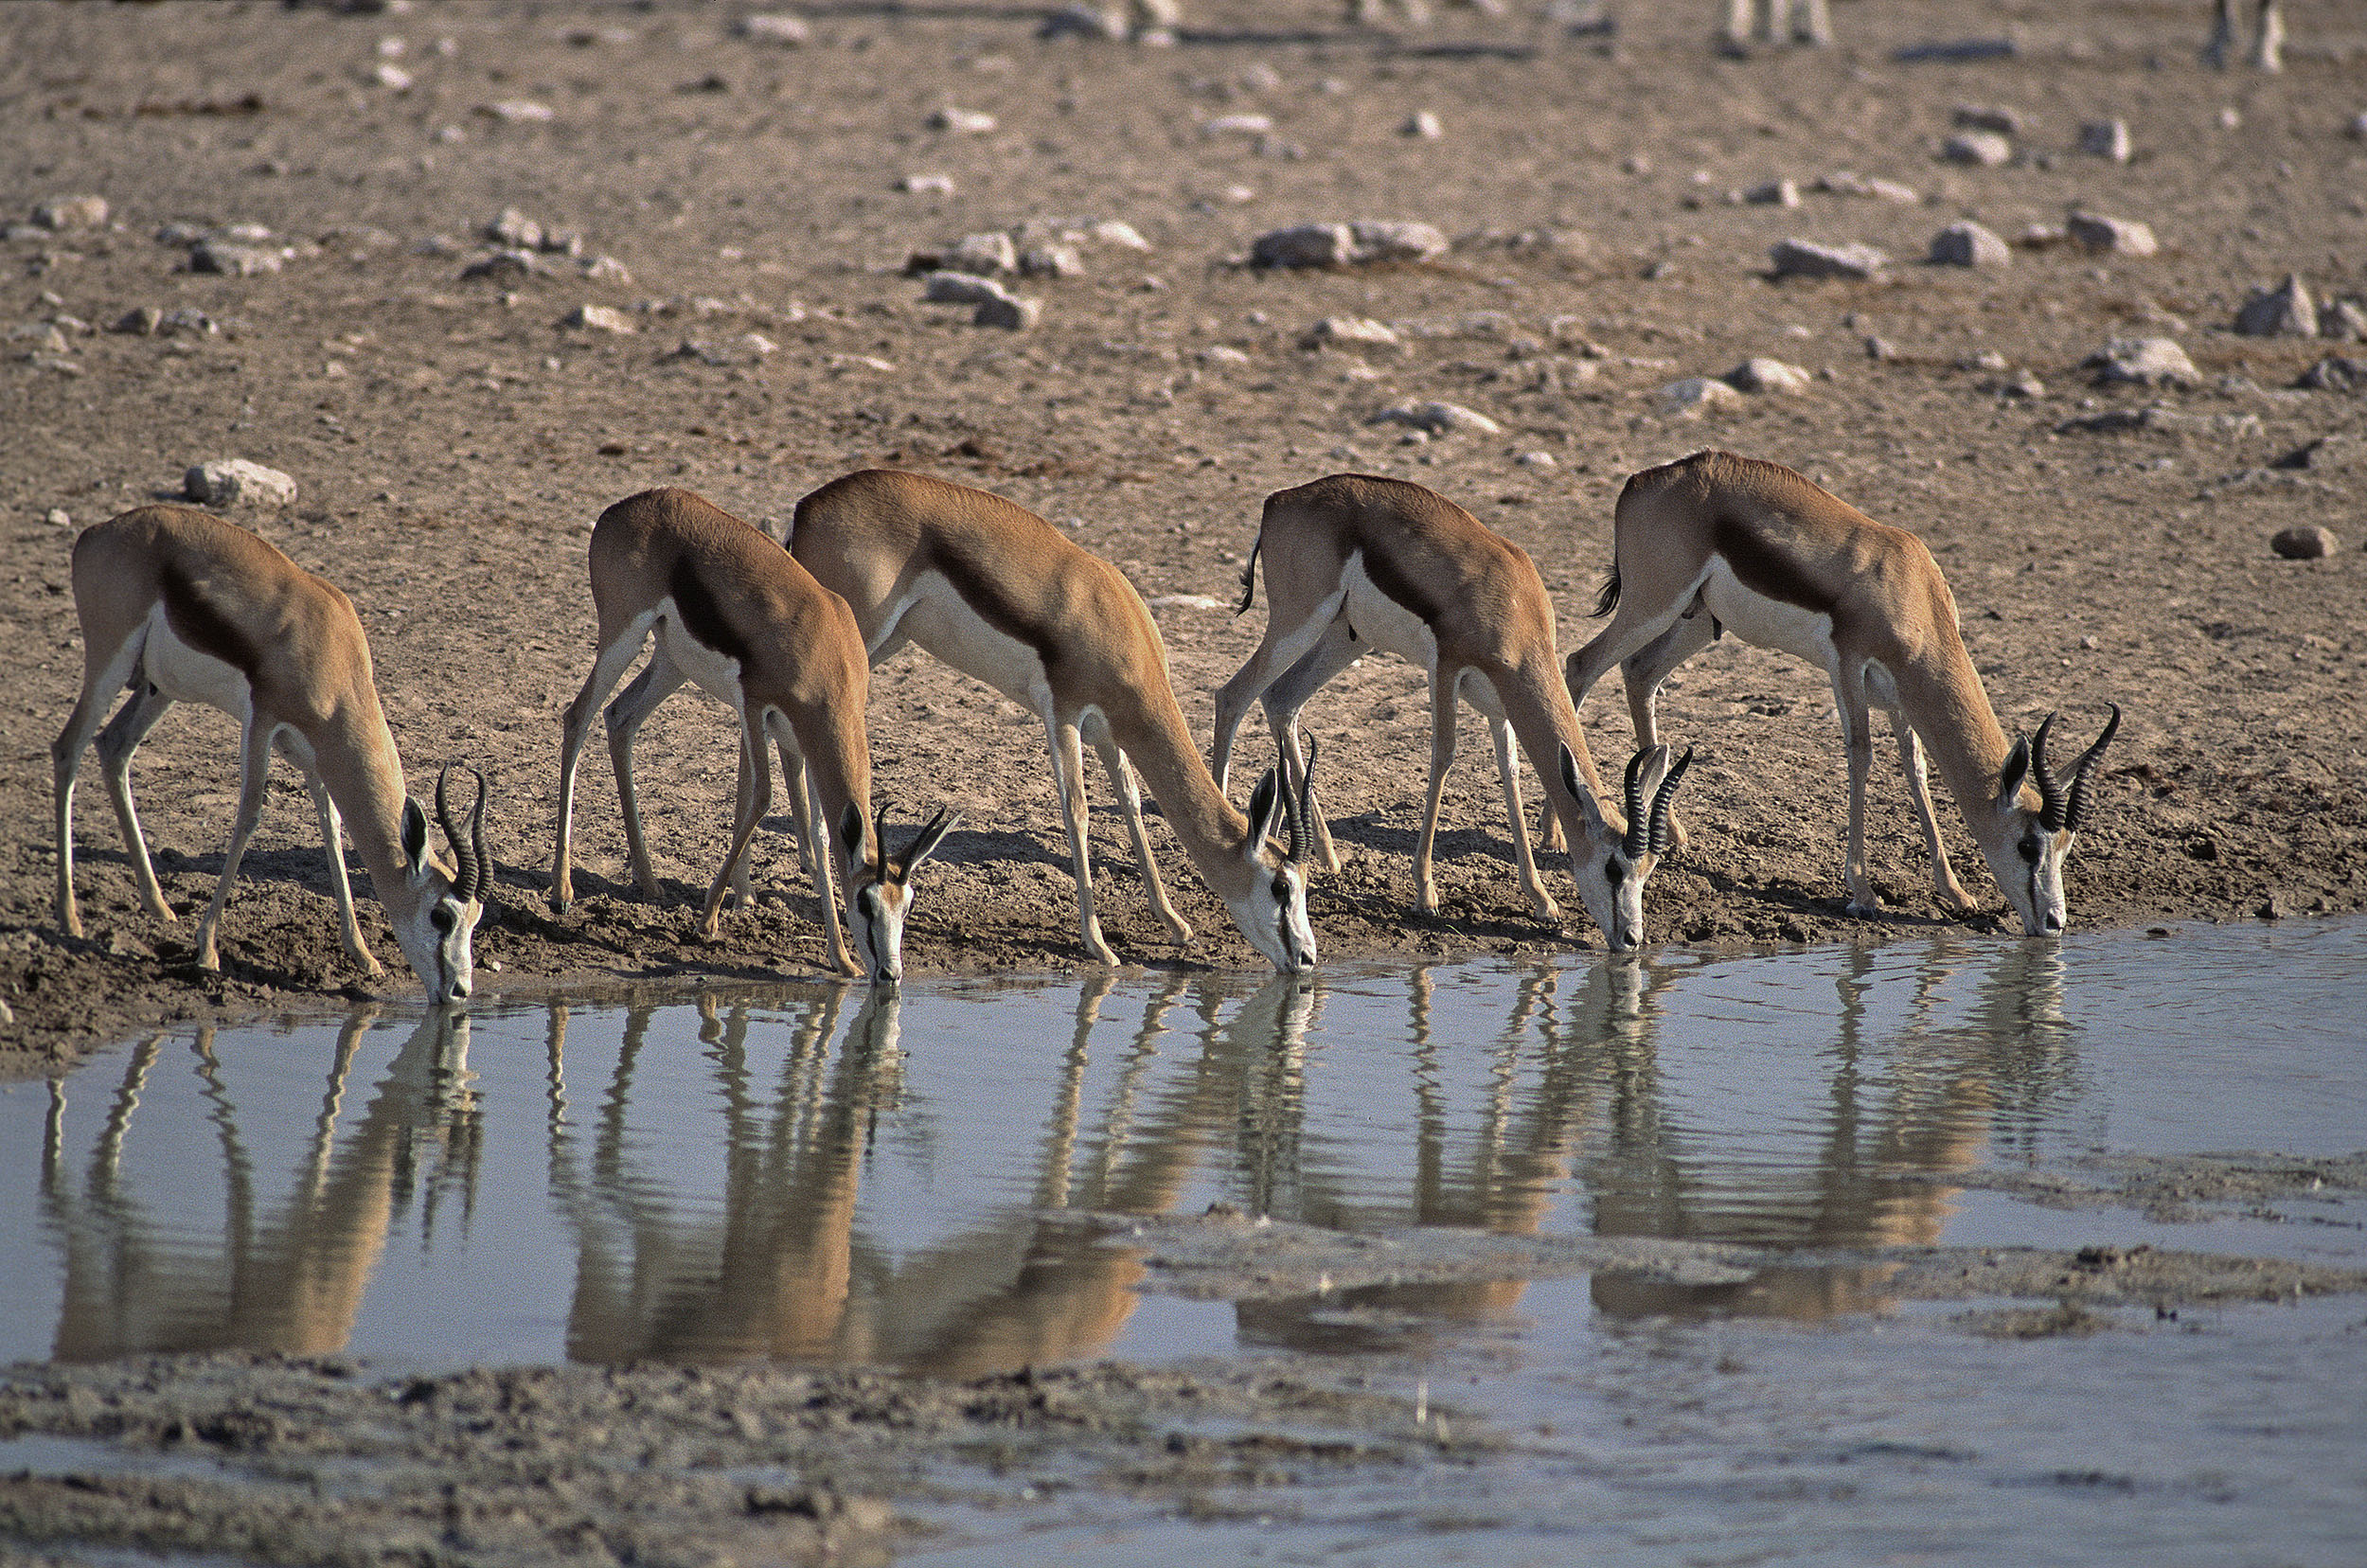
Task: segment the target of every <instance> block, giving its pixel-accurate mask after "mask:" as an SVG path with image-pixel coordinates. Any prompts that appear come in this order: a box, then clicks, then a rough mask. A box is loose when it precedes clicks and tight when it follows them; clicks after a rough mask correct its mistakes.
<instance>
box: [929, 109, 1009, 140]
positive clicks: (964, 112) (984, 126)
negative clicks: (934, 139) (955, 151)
mask: <svg viewBox="0 0 2367 1568" xmlns="http://www.w3.org/2000/svg"><path fill="white" fill-rule="evenodd" d="M994 126H995V119H994V116H992V115H987V114H981V113H979V112H978V111H977V110H975V109H956V108H954V107H953V106H952V105H951V104H948V105H947V106H946V107H944V108H942V109H940V110H938V111H937V112H936V113H935V114H934V115H931V116H929V129H930V130H932V131H950V132H952V133H953V134H955V135H957V136H983V135H985V134H988V132H990V131H992V130H993V129H994Z"/></svg>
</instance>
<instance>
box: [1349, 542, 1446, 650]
mask: <svg viewBox="0 0 2367 1568" xmlns="http://www.w3.org/2000/svg"><path fill="white" fill-rule="evenodd" d="M1340 580H1341V581H1342V582H1343V583H1344V584H1345V585H1346V588H1347V591H1348V597H1347V604H1346V606H1345V609H1346V613H1347V617H1348V625H1349V626H1351V627H1353V628H1355V630H1356V640H1357V641H1358V643H1359V644H1361V645H1363V646H1365V647H1368V648H1370V649H1372V650H1377V651H1379V652H1382V653H1395V654H1396V655H1397V657H1398V658H1400V659H1403V660H1404V661H1405V662H1406V663H1408V664H1410V665H1415V666H1417V667H1419V668H1422V669H1424V670H1426V671H1429V670H1435V669H1436V668H1437V665H1438V639H1437V638H1436V637H1434V636H1433V635H1432V634H1431V630H1430V628H1429V627H1428V626H1426V625H1424V624H1423V623H1422V617H1421V616H1419V615H1415V613H1414V612H1413V611H1411V610H1408V609H1407V608H1406V607H1405V606H1404V605H1402V604H1399V603H1398V602H1397V600H1396V599H1393V598H1391V597H1389V596H1388V595H1387V594H1384V593H1382V592H1381V591H1380V589H1379V587H1378V586H1377V585H1375V583H1374V582H1373V579H1371V578H1369V577H1367V576H1365V575H1364V557H1363V555H1362V553H1361V552H1359V553H1358V554H1356V555H1352V556H1350V557H1348V563H1347V565H1346V567H1345V568H1344V570H1342V572H1341V574H1340Z"/></svg>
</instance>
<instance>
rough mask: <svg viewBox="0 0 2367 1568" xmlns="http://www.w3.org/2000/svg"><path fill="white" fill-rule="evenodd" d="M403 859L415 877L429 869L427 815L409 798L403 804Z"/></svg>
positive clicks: (416, 802)
mask: <svg viewBox="0 0 2367 1568" xmlns="http://www.w3.org/2000/svg"><path fill="white" fill-rule="evenodd" d="M402 858H403V860H404V862H405V863H406V864H407V865H408V867H409V869H410V872H411V874H412V875H413V876H415V877H416V876H418V874H419V873H420V872H421V871H423V870H425V869H426V867H427V813H426V812H425V811H420V810H419V803H418V801H416V800H412V799H410V798H408V797H405V799H404V800H403V803H402Z"/></svg>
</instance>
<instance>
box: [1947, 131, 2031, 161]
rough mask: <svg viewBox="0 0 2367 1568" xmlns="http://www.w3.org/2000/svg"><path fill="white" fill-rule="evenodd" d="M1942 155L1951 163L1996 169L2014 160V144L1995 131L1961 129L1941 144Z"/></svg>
mask: <svg viewBox="0 0 2367 1568" xmlns="http://www.w3.org/2000/svg"><path fill="white" fill-rule="evenodd" d="M1940 156H1941V157H1943V158H1946V159H1947V160H1948V161H1949V163H1960V164H1970V165H1971V166H1973V167H1974V168H1976V169H1996V168H1998V167H2000V166H2001V165H2003V164H2007V163H2011V162H2012V161H2013V157H2014V144H2013V143H2012V142H2010V141H2007V140H2006V139H2005V138H2004V137H2003V136H2001V135H1999V134H1997V133H1996V132H1994V131H1959V132H1957V133H1956V134H1954V135H1952V136H1950V137H1949V138H1948V140H1947V141H1946V142H1944V143H1942V144H1941V147H1940Z"/></svg>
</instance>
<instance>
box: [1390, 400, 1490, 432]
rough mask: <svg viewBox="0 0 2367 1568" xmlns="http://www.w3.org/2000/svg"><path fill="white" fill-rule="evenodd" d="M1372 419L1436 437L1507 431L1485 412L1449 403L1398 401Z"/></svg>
mask: <svg viewBox="0 0 2367 1568" xmlns="http://www.w3.org/2000/svg"><path fill="white" fill-rule="evenodd" d="M1372 422H1373V423H1375V424H1399V425H1406V426H1409V427H1411V428H1413V429H1415V430H1419V431H1425V432H1427V433H1429V434H1430V435H1433V436H1445V435H1449V434H1461V435H1467V436H1495V435H1500V434H1502V432H1503V430H1504V426H1502V425H1500V424H1498V423H1497V422H1496V421H1495V420H1493V419H1489V418H1488V417H1487V416H1486V415H1485V414H1482V413H1479V412H1477V411H1476V410H1473V409H1468V408H1466V407H1464V406H1463V405H1462V404H1461V403H1450V402H1418V403H1399V404H1397V406H1396V407H1394V408H1384V409H1382V410H1381V411H1380V412H1379V413H1378V414H1376V415H1374V416H1373V419H1372Z"/></svg>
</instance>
